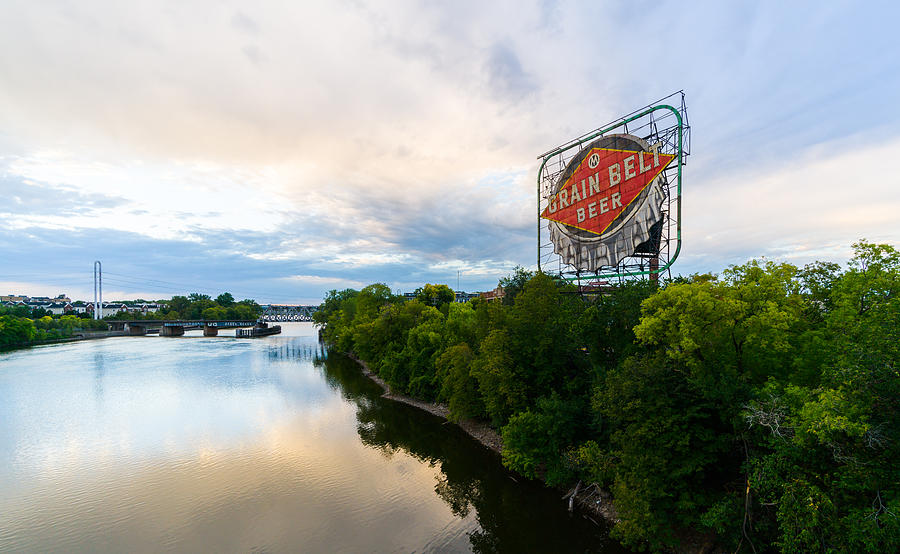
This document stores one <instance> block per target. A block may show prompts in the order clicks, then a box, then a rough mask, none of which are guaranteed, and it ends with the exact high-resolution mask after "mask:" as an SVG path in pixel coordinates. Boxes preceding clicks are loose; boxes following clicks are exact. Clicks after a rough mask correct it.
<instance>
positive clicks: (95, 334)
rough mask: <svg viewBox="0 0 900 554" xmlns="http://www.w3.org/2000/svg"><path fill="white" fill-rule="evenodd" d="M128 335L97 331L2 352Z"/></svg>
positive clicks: (23, 345) (30, 342)
mask: <svg viewBox="0 0 900 554" xmlns="http://www.w3.org/2000/svg"><path fill="white" fill-rule="evenodd" d="M126 336H128V333H127V332H125V331H97V332H92V333H87V332H84V333H82V332H80V331H79V332H77V333H75V334H73V335H72V336H70V337H57V338H53V339H44V340H33V341H28V342H20V343H16V344H11V345H8V346H6V347H4V348H3V349H2V350H3V351H9V350H18V349H20V348H31V347H32V346H44V345H48V344H61V343H65V342H78V341H82V340H94V339H105V338H109V337H126Z"/></svg>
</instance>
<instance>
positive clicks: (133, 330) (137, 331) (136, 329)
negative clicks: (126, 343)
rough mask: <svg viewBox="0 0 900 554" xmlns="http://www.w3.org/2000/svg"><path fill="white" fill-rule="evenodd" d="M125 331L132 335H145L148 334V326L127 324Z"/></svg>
mask: <svg viewBox="0 0 900 554" xmlns="http://www.w3.org/2000/svg"><path fill="white" fill-rule="evenodd" d="M125 332H126V333H128V336H130V337H143V336H144V335H146V334H147V328H146V327H140V326H135V325H129V324H127V323H126V324H125Z"/></svg>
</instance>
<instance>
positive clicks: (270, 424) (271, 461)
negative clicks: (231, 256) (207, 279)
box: [0, 323, 621, 553]
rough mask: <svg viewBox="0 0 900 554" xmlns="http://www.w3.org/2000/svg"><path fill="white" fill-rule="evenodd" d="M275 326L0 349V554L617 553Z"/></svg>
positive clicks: (465, 443) (598, 534) (439, 427)
mask: <svg viewBox="0 0 900 554" xmlns="http://www.w3.org/2000/svg"><path fill="white" fill-rule="evenodd" d="M282 326H283V328H284V333H283V334H281V335H277V336H272V337H266V338H261V339H235V338H230V337H224V336H222V337H209V338H204V337H201V336H196V335H197V334H198V333H199V331H198V332H189V333H188V334H187V336H185V337H179V338H163V337H154V336H148V337H116V338H108V339H102V340H92V341H82V342H75V343H67V344H59V345H51V346H41V347H35V348H31V349H25V350H17V351H13V352H6V353H0V551H2V552H19V551H24V552H51V551H56V552H96V551H121V552H126V551H127V552H151V551H152V552H158V551H161V550H162V551H189V552H200V551H204V552H212V551H215V552H428V551H441V552H446V551H450V552H455V551H459V552H466V551H482V552H495V551H500V552H609V553H611V552H620V551H621V549H620V547H618V545H617V544H616V543H615V542H614V541H611V540H610V539H609V538H607V536H606V532H605V531H604V530H603V529H601V528H599V527H597V526H595V525H594V524H592V523H590V522H588V521H587V520H585V519H584V518H582V517H580V516H579V515H577V514H576V515H574V516H572V515H570V514H568V512H567V511H566V509H565V505H564V503H563V502H562V501H561V500H560V496H561V495H560V493H558V492H556V491H553V490H549V489H547V488H545V487H543V486H541V485H540V484H539V483H534V482H528V481H525V480H524V479H521V478H518V477H516V476H515V475H513V474H511V473H509V472H508V471H506V470H505V469H504V468H503V467H502V465H501V464H500V458H499V456H498V455H497V454H495V453H493V452H491V451H489V450H487V449H486V448H484V447H482V446H481V445H480V444H478V443H476V442H475V441H474V440H473V439H471V438H470V437H469V436H467V435H466V434H465V433H463V432H462V431H461V430H460V429H458V428H457V427H456V426H454V425H451V424H448V423H446V422H444V421H443V420H441V419H440V418H437V417H435V416H432V415H430V414H427V413H425V412H422V411H420V410H417V409H415V408H412V407H410V406H407V405H404V404H400V403H397V402H393V401H390V400H387V399H384V398H381V396H380V394H381V389H380V388H379V387H378V386H377V385H376V384H374V383H372V382H371V381H370V380H369V379H367V378H366V377H365V376H364V375H362V373H361V371H360V369H359V367H358V366H357V365H356V364H355V363H354V362H353V361H351V360H349V359H347V358H345V357H343V356H341V355H338V354H332V355H329V353H328V352H327V351H326V350H325V349H324V348H323V347H322V346H321V345H319V344H318V343H317V341H316V338H315V329H314V328H313V327H312V325H310V324H304V323H295V324H282ZM192 335H194V336H192Z"/></svg>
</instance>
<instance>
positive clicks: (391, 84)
mask: <svg viewBox="0 0 900 554" xmlns="http://www.w3.org/2000/svg"><path fill="white" fill-rule="evenodd" d="M895 11H896V8H890V9H885V10H882V17H878V18H873V17H871V15H870V14H869V13H868V12H865V11H864V10H858V9H856V8H855V7H854V6H850V5H829V6H819V7H817V8H816V9H815V10H810V9H808V8H807V7H802V6H793V5H774V4H772V5H757V4H746V5H732V4H726V3H722V4H710V5H691V6H684V5H682V3H675V2H674V1H670V2H662V3H661V4H659V3H657V4H647V5H645V6H644V7H636V6H634V5H632V4H628V5H624V4H623V5H621V6H619V5H606V4H597V3H591V2H581V3H571V4H570V3H555V2H511V1H510V2H498V3H488V4H485V3H484V2H474V1H472V2H468V1H462V2H454V3H452V4H442V3H420V2H396V3H391V5H390V6H385V5H383V4H380V3H377V2H368V1H365V0H361V1H353V2H335V3H324V4H317V5H306V4H303V5H301V4H290V3H289V4H284V5H280V6H276V5H270V4H260V5H255V6H253V7H252V8H248V7H247V6H243V5H240V6H238V5H233V4H232V5H229V4H225V5H223V4H220V3H215V4H213V3H206V2H192V3H175V4H169V5H160V4H147V5H143V6H142V5H138V4H134V3H122V2H99V3H91V4H83V3H82V4H77V5H69V6H64V5H63V6H60V5H49V4H43V3H34V2H32V3H20V4H16V5H11V6H7V7H5V8H4V18H3V19H2V21H0V72H2V74H3V75H4V86H3V87H2V88H0V129H2V131H0V152H2V157H0V175H2V177H0V194H3V195H4V198H5V199H6V200H5V201H4V202H3V203H2V204H0V213H2V215H3V217H2V220H0V246H2V250H0V254H2V255H3V258H4V260H11V261H12V263H14V264H16V265H21V266H22V267H27V268H31V269H30V270H28V271H30V272H39V271H41V270H42V269H41V268H48V267H52V268H54V270H56V269H59V270H60V271H63V272H66V271H70V269H67V268H70V267H71V268H75V267H78V268H81V267H84V266H85V265H87V266H89V264H90V262H91V261H93V260H94V259H97V258H98V257H102V259H103V260H104V263H107V262H108V263H109V264H110V266H111V267H112V266H119V267H120V268H122V269H120V273H122V274H123V275H128V276H131V277H134V278H135V280H138V281H139V280H140V278H144V277H146V278H149V279H156V280H158V281H167V282H169V281H172V282H176V283H182V279H183V280H184V283H186V284H188V285H202V286H208V287H210V288H221V287H230V288H234V290H238V289H237V287H238V286H240V287H242V288H243V289H248V290H247V292H249V293H257V292H261V293H264V294H271V295H273V297H272V298H264V299H266V300H284V298H283V297H285V296H286V297H292V296H294V295H300V296H304V295H306V296H315V295H319V294H321V292H322V290H324V287H325V286H327V285H328V284H329V283H332V282H333V283H335V284H336V286H340V285H341V284H342V283H346V282H353V283H357V282H358V283H368V282H373V281H383V282H388V283H391V286H392V287H409V288H415V286H418V285H419V284H421V283H422V282H425V281H432V282H434V281H438V282H449V284H451V285H452V284H453V282H454V281H453V279H454V278H455V276H456V273H457V271H460V272H462V275H463V276H465V275H467V274H468V275H469V276H470V277H471V278H472V279H471V280H470V282H469V284H468V285H467V284H465V283H462V285H463V286H467V287H471V288H481V289H487V288H492V287H493V286H494V285H495V284H496V280H497V279H498V278H499V277H502V276H503V275H505V274H507V273H508V272H509V271H511V270H512V268H513V267H514V266H515V265H517V264H520V265H525V266H529V265H532V264H533V263H534V258H535V252H534V250H535V245H534V240H535V237H534V217H535V214H534V196H533V195H534V177H535V176H534V173H535V172H536V170H537V165H538V164H537V161H536V160H535V156H536V155H537V154H539V153H540V152H544V151H547V150H548V149H549V148H552V147H553V146H554V145H556V144H559V143H561V142H564V141H565V140H568V139H570V138H571V137H574V136H578V135H580V134H581V133H584V132H585V131H588V130H590V129H592V128H596V127H598V126H599V125H601V124H603V123H604V122H606V121H609V120H612V119H614V118H615V117H617V116H619V115H620V114H622V113H626V112H629V111H631V110H633V109H635V108H638V107H640V106H641V105H643V104H644V103H646V102H649V101H651V100H653V99H655V98H659V97H661V96H664V95H665V94H667V93H669V92H671V91H672V90H676V89H680V88H684V89H686V90H687V93H688V103H689V107H690V121H691V123H692V125H693V153H692V156H691V158H690V159H689V165H688V166H687V168H686V173H685V179H686V180H685V218H684V224H685V251H684V254H683V256H684V257H683V258H682V260H681V261H680V262H679V264H678V265H677V266H676V269H677V270H690V271H693V270H697V271H708V270H717V269H720V268H721V267H723V266H724V265H725V264H726V263H731V262H739V261H743V260H744V259H746V257H748V256H754V255H758V254H766V255H781V256H786V257H789V258H790V259H798V260H799V259H802V258H803V257H804V256H806V255H807V254H808V255H812V253H816V252H819V253H823V254H826V255H829V254H830V253H835V254H836V255H839V254H840V252H845V251H846V248H847V245H848V244H849V243H850V242H852V241H853V240H855V239H857V238H859V237H860V236H863V235H866V236H868V237H869V238H871V239H873V240H876V239H880V240H887V241H890V240H893V241H896V240H898V237H900V232H898V231H897V229H896V225H895V224H894V223H893V220H892V219H891V218H890V214H891V213H896V212H895V211H893V212H892V210H894V207H895V197H894V196H893V194H894V193H893V192H891V191H890V190H887V189H886V188H885V187H887V186H888V185H890V186H893V184H892V183H891V182H884V181H879V183H881V184H877V183H875V182H874V180H873V179H874V177H875V171H876V170H874V169H871V168H868V169H867V167H869V166H865V165H864V164H867V163H868V164H874V165H873V166H872V167H876V166H877V164H879V163H880V161H879V160H877V159H875V158H873V157H872V156H871V155H870V154H867V153H866V152H869V151H878V152H886V151H884V150H879V149H878V147H877V146H876V145H877V144H890V145H892V147H896V145H897V139H896V137H897V136H898V135H897V132H896V125H897V123H900V121H898V119H900V114H898V113H897V112H896V110H894V109H892V108H890V107H886V108H882V106H884V105H885V99H886V98H892V97H893V95H894V92H895V90H896V89H897V88H898V85H900V71H897V70H898V69H900V67H898V62H897V60H896V57H895V56H893V49H892V47H891V45H890V44H889V42H888V40H889V37H890V36H892V34H891V30H890V28H889V23H888V22H889V21H891V20H892V18H891V17H889V16H890V15H892V13H891V12H895ZM835 68H840V70H835ZM870 145H871V146H872V148H869V146H870ZM885 156H888V154H885ZM822 160H828V161H827V162H822V163H820V161H822ZM860 164H863V165H860ZM825 167H827V168H828V169H827V171H826V170H825V169H823V168H825ZM857 167H862V168H863V169H861V170H857V169H855V168H857ZM861 175H864V176H865V179H864V181H862V182H857V184H856V185H855V190H857V191H861V190H864V191H866V194H865V195H862V196H860V195H855V196H854V195H851V196H850V197H847V195H848V192H847V189H846V186H845V183H846V182H847V180H851V179H857V178H858V177H860V176H861ZM838 176H840V177H838ZM866 198H868V200H867V199H866ZM773 199H777V201H776V200H773ZM835 199H837V200H835ZM839 204H840V205H841V206H842V208H841V209H837V208H836V207H835V206H837V205H839ZM842 249H843V250H842ZM71 271H74V269H72V270H71ZM78 271H81V270H80V269H79V270H78ZM79 275H80V274H79ZM172 275H176V276H178V278H172ZM289 276H307V277H309V276H317V277H319V278H320V279H321V280H320V281H316V280H315V279H308V278H307V279H293V280H291V279H289V278H288V277H289ZM12 281H13V282H20V281H16V280H15V279H12ZM132 284H135V283H132ZM150 284H152V282H151V281H145V282H144V285H147V286H146V287H145V288H146V289H147V290H150V291H152V290H158V291H159V292H163V291H164V288H163V287H162V286H159V287H157V288H156V289H153V288H152V287H149V285H150ZM158 284H159V283H157V285H158ZM135 286H137V285H135ZM179 286H181V285H179ZM123 292H127V290H126V289H125V288H124V287H123ZM132 292H135V293H136V294H137V293H138V292H140V293H142V294H143V292H146V291H143V292H142V291H134V290H133V291H132ZM182 292H184V291H182ZM275 296H277V298H276V297H275ZM260 298H262V296H260Z"/></svg>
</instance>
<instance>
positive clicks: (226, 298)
mask: <svg viewBox="0 0 900 554" xmlns="http://www.w3.org/2000/svg"><path fill="white" fill-rule="evenodd" d="M216 304H218V305H220V306H222V307H223V308H230V307H231V306H232V304H234V297H233V296H231V293H230V292H223V293H222V294H220V295H219V296H217V297H216Z"/></svg>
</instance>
